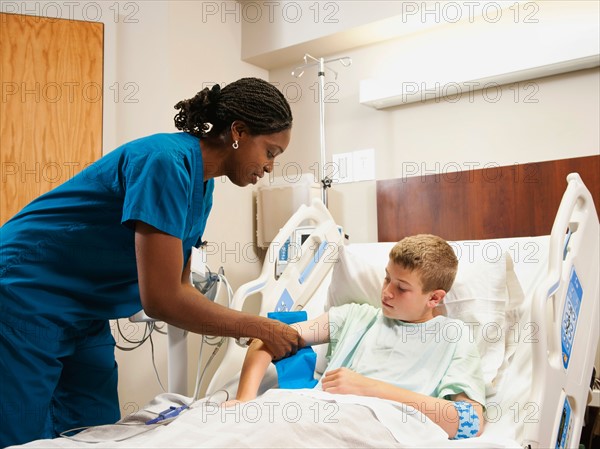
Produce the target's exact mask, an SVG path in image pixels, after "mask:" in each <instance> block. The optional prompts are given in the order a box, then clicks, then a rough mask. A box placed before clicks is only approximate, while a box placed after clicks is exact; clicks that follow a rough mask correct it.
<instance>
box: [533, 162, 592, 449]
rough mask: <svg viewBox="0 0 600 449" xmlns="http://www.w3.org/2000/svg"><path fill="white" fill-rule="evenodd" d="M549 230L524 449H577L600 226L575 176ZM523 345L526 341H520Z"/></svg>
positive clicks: (536, 309)
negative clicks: (531, 407)
mask: <svg viewBox="0 0 600 449" xmlns="http://www.w3.org/2000/svg"><path fill="white" fill-rule="evenodd" d="M567 182H568V185H567V189H566V191H565V194H564V195H563V198H562V201H561V203H560V207H559V210H558V213H557V216H556V219H555V221H554V225H553V227H552V233H551V237H550V252H549V260H548V272H547V275H546V277H545V278H544V279H543V280H542V281H541V282H540V284H539V285H538V287H537V288H536V290H535V292H534V296H533V303H532V309H531V317H532V321H533V325H535V326H536V327H537V328H538V329H539V332H538V337H537V339H536V340H534V342H533V343H531V344H533V345H534V347H533V379H532V396H531V399H530V400H531V401H533V402H532V405H534V406H535V407H536V411H537V413H536V414H535V417H533V418H534V419H531V420H530V422H526V423H525V427H524V438H525V440H524V441H523V446H524V447H528V446H529V447H531V448H549V447H552V448H554V447H557V448H562V447H574V446H577V445H578V442H579V438H580V434H581V427H582V426H583V416H584V412H585V408H586V405H587V398H588V392H589V385H590V376H591V375H592V370H593V365H594V358H595V354H596V349H597V345H598V338H599V330H598V322H597V319H598V316H599V311H600V308H599V304H600V291H599V276H598V272H599V257H600V246H599V236H600V227H599V224H598V215H597V213H596V209H595V207H594V201H593V199H592V196H591V194H590V192H589V191H588V189H587V188H586V187H585V185H584V184H583V181H582V180H581V177H580V176H579V175H578V174H577V173H571V174H570V175H568V176H567ZM522 344H526V343H522Z"/></svg>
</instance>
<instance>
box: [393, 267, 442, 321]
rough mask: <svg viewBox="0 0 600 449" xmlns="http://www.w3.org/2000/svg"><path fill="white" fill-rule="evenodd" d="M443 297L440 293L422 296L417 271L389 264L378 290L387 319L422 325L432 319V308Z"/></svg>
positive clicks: (440, 291) (435, 291) (423, 294)
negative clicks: (381, 285)
mask: <svg viewBox="0 0 600 449" xmlns="http://www.w3.org/2000/svg"><path fill="white" fill-rule="evenodd" d="M444 296H445V292H444V291H443V290H434V291H432V292H428V293H424V292H423V290H422V287H421V277H420V275H419V274H418V272H417V271H410V270H407V269H406V268H404V267H402V266H401V265H397V264H395V263H394V262H393V261H392V260H390V261H389V262H388V265H387V267H386V269H385V279H384V281H383V288H382V290H381V308H382V310H383V315H384V316H386V317H387V318H392V319H395V320H402V321H408V322H411V323H423V322H425V321H428V320H430V319H432V318H433V308H434V307H435V306H436V305H437V303H438V302H439V301H440V300H441V299H443V297H444Z"/></svg>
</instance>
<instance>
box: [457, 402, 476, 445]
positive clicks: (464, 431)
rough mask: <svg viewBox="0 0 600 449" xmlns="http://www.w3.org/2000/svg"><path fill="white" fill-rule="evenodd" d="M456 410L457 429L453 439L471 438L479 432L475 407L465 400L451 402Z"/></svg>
mask: <svg viewBox="0 0 600 449" xmlns="http://www.w3.org/2000/svg"><path fill="white" fill-rule="evenodd" d="M452 404H453V405H454V407H455V408H456V411H457V412H458V430H457V431H456V435H455V436H454V438H452V439H453V440H462V439H465V438H473V437H474V436H476V435H477V433H478V432H479V416H477V412H476V411H475V407H473V405H471V404H470V403H469V402H467V401H458V402H453V403H452Z"/></svg>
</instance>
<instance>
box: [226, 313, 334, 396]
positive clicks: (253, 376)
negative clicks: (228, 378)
mask: <svg viewBox="0 0 600 449" xmlns="http://www.w3.org/2000/svg"><path fill="white" fill-rule="evenodd" d="M291 326H292V327H293V328H295V329H296V330H297V331H298V333H299V334H300V335H301V336H302V338H303V339H304V341H305V342H306V346H311V345H316V344H321V343H327V342H328V341H329V314H328V313H324V314H322V315H321V316H319V317H318V318H315V319H314V320H310V321H302V322H300V323H294V324H291ZM272 360H273V354H271V353H270V352H269V351H268V349H267V347H266V346H265V344H264V343H263V342H262V341H261V340H257V339H254V340H252V343H250V347H249V348H248V352H247V353H246V358H245V359H244V364H243V365H242V373H241V374H240V384H239V386H238V392H237V395H236V399H237V400H238V401H250V400H252V399H254V398H255V397H256V395H257V393H258V388H259V387H260V383H261V382H262V379H263V377H264V376H265V373H266V372H267V368H268V367H269V364H270V363H271V361H272Z"/></svg>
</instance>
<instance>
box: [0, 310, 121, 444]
mask: <svg viewBox="0 0 600 449" xmlns="http://www.w3.org/2000/svg"><path fill="white" fill-rule="evenodd" d="M17 327H18V328H17ZM51 334H52V331H51V330H49V329H42V328H30V329H27V328H24V327H22V326H10V325H8V324H5V323H4V322H0V447H5V446H8V445H13V444H22V443H27V442H29V441H32V440H36V439H41V438H55V437H57V436H58V435H59V434H60V433H61V432H63V431H65V430H69V429H73V428H75V427H82V426H94V425H100V424H109V423H114V422H116V421H118V420H119V418H120V410H119V401H118V395H117V364H116V362H115V356H114V345H115V342H114V339H113V337H112V335H111V333H110V327H109V324H108V322H107V321H93V322H91V323H90V326H89V327H87V328H86V330H85V332H80V333H79V334H78V335H74V336H69V337H68V338H60V339H59V338H56V335H51Z"/></svg>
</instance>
